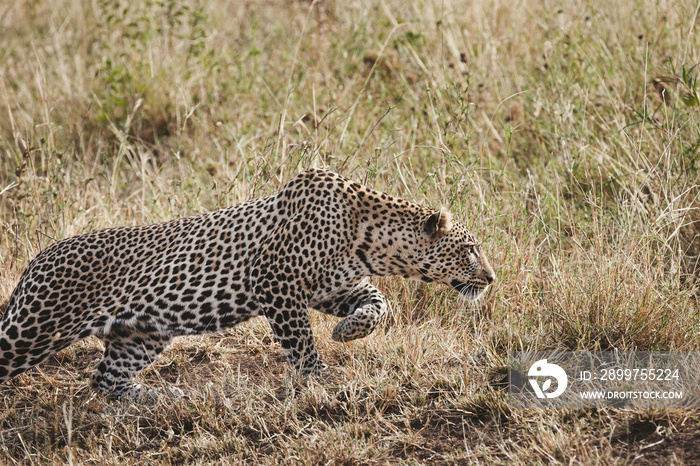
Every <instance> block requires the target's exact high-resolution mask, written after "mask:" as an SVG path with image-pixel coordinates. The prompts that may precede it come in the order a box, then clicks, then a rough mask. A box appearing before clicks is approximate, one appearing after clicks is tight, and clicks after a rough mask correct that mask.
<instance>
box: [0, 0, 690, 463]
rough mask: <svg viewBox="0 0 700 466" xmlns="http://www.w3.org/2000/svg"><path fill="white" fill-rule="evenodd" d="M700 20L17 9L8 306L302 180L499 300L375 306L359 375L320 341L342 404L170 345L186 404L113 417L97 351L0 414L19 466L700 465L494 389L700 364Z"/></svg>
mask: <svg viewBox="0 0 700 466" xmlns="http://www.w3.org/2000/svg"><path fill="white" fill-rule="evenodd" d="M697 16H698V5H697V4H693V3H691V2H689V1H685V0H681V1H674V2H671V1H668V2H666V1H657V2H639V1H634V0H625V1H621V2H601V1H597V0H591V1H573V2H559V1H544V2H539V1H538V2H535V1H530V0H525V1H522V2H516V3H514V2H500V1H495V0H494V1H477V2H457V1H442V0H441V1H431V0H428V1H412V2H405V1H394V0H387V1H383V2H372V1H367V2H359V1H358V2H334V1H331V0H326V1H316V2H308V1H292V2H284V1H277V0H263V1H259V2H254V3H249V2H240V1H221V0H182V1H176V0H164V1H161V2H156V1H143V2H127V1H119V0H95V1H92V2H82V1H79V0H57V1H54V2H39V1H29V0H26V1H17V2H14V3H8V4H7V5H4V6H0V27H1V28H2V31H3V33H2V34H0V112H2V113H1V115H2V116H0V300H1V299H3V298H4V299H7V297H9V294H10V293H11V291H12V288H13V287H14V285H15V283H16V281H17V279H18V277H19V274H20V273H21V271H22V270H23V269H24V268H25V267H26V265H27V264H28V261H29V260H31V258H32V257H33V256H35V255H36V254H37V253H38V252H39V251H40V250H41V249H42V248H44V247H46V246H47V245H48V244H50V243H51V242H53V241H55V240H57V239H60V238H64V237H68V236H71V235H75V234H80V233H85V232H88V231H92V230H95V229H99V228H104V227H109V226H116V225H134V224H145V223H151V222H158V221H162V220H167V219H171V218H175V217H180V216H185V215H192V214H195V213H199V212H203V211H207V210H213V209H217V208H220V207H223V206H227V205H230V204H233V203H237V202H241V201H243V200H247V199H250V198H253V197H256V196H262V195H267V194H269V193H272V192H274V191H275V190H276V189H278V188H279V187H281V186H282V185H283V184H284V183H285V182H286V181H287V180H289V179H290V178H292V177H293V176H294V175H295V174H296V173H298V172H299V171H301V170H302V169H304V168H307V167H310V166H327V167H330V168H332V169H334V170H337V171H339V172H341V173H343V174H345V175H348V176H350V177H352V178H354V179H356V180H358V181H361V182H363V183H366V184H367V185H369V186H371V187H373V188H376V189H380V190H383V191H387V192H389V193H391V194H394V195H398V196H401V197H404V198H407V199H410V200H412V201H414V202H418V203H420V204H423V205H426V206H435V207H438V206H441V205H442V206H448V207H450V208H451V210H452V211H453V212H454V213H455V215H456V217H457V218H459V219H460V220H461V221H463V222H465V223H466V224H467V225H468V226H469V228H470V229H472V230H473V231H474V232H475V233H476V234H477V236H478V237H479V238H480V239H481V240H482V241H483V242H484V245H485V249H486V251H487V253H488V255H489V258H490V260H491V262H492V264H494V267H495V269H496V271H497V274H498V280H497V282H496V284H495V286H493V287H492V289H491V290H490V291H489V293H488V294H487V296H486V297H484V298H483V299H482V300H481V301H479V302H478V303H476V304H474V305H469V306H467V305H465V304H464V303H462V302H461V301H459V300H458V299H457V297H456V296H455V295H454V293H452V292H450V291H449V290H446V289H444V288H442V287H439V286H430V285H423V284H416V283H408V282H404V281H401V280H395V279H382V280H377V283H378V285H379V286H380V288H381V289H382V290H383V291H384V292H385V293H386V295H387V296H388V297H389V298H390V300H391V306H392V309H391V315H390V316H389V318H388V319H387V322H386V324H385V325H384V327H383V328H380V329H378V330H377V331H376V332H375V334H373V335H372V336H370V337H368V338H366V339H364V340H362V341H358V342H354V343H351V344H348V345H339V344H336V343H333V342H331V341H330V329H331V328H332V326H333V325H334V320H333V319H332V318H330V317H326V316H321V315H314V316H313V324H314V332H315V334H316V337H317V343H318V346H319V349H320V352H321V355H322V357H323V358H324V359H325V360H326V361H327V362H329V363H332V364H334V365H338V366H340V367H342V368H343V374H342V375H339V376H338V377H337V378H331V379H328V380H315V379H311V380H298V379H296V378H295V377H294V375H293V374H292V373H291V371H290V369H289V368H288V367H287V366H286V364H285V363H284V361H283V359H282V357H281V353H280V351H279V348H277V347H276V346H275V344H274V343H273V340H272V337H271V334H270V332H269V330H268V329H267V326H266V323H265V322H263V321H256V322H251V323H250V324H246V325H243V326H241V327H237V328H235V329H233V330H231V331H229V332H226V333H224V334H222V335H215V336H203V337H192V338H187V339H181V340H178V342H177V344H176V345H175V347H174V349H173V351H171V352H169V353H168V354H167V355H166V356H165V357H164V358H163V359H162V360H161V361H159V362H158V363H157V364H156V365H155V367H154V368H153V369H151V370H149V371H147V372H146V373H145V375H144V378H145V379H146V381H147V382H148V383H151V384H156V385H157V384H165V385H167V384H175V385H177V386H179V387H181V388H182V389H183V390H184V391H185V392H186V394H187V397H186V398H185V399H174V398H170V397H168V396H164V397H163V399H161V400H158V401H155V402H153V403H150V404H149V403H143V404H129V403H122V404H120V403H112V402H108V401H106V400H104V399H102V398H101V397H100V396H99V395H97V394H95V393H93V392H92V391H90V390H89V389H88V386H89V382H88V376H89V374H90V373H91V372H92V370H93V369H94V366H95V365H96V363H97V361H98V360H99V350H100V343H98V342H97V341H93V340H88V341H86V342H84V343H81V344H79V345H76V346H75V347H73V348H71V349H69V350H67V351H64V352H63V353H62V354H61V355H59V356H58V357H57V358H55V359H54V360H53V361H51V362H50V363H48V364H46V365H44V366H42V367H41V368H39V369H37V370H34V371H31V372H30V373H28V374H26V375H23V376H21V377H19V378H17V379H16V380H15V381H13V382H12V383H10V384H7V385H6V386H4V387H0V397H1V401H0V402H1V403H2V408H0V426H1V427H0V455H2V461H5V462H15V463H50V462H60V463H65V462H74V463H82V462H98V463H101V464H112V463H122V462H134V461H144V462H145V461H151V462H156V463H182V462H187V463H189V462H192V463H209V462H211V461H217V462H223V463H239V462H263V463H270V464H272V463H275V464H277V463H298V462H302V463H314V464H316V463H326V462H330V463H348V464H354V463H358V462H359V463H362V462H366V463H370V462H375V461H378V462H385V461H388V462H394V461H407V462H463V463H477V462H482V463H490V462H501V463H526V462H530V461H533V460H534V461H536V462H550V461H554V462H561V463H586V464H587V463H605V464H608V463H626V462H632V461H633V460H634V461H637V462H639V461H642V462H643V461H645V460H648V461H653V459H654V458H656V459H658V460H660V458H663V459H664V461H670V462H674V461H675V462H679V463H680V462H683V461H688V462H691V461H692V460H697V454H696V453H695V451H694V449H691V448H688V447H689V446H690V445H692V442H693V441H695V442H697V439H698V436H697V433H698V432H699V431H700V426H698V423H697V415H698V413H696V412H653V411H652V412H648V411H644V412H640V411H634V410H626V411H625V410H609V411H602V412H589V411H556V412H522V411H516V410H511V409H510V408H509V407H508V406H507V404H506V398H505V394H504V393H503V390H502V389H501V388H499V385H498V380H497V379H498V376H499V375H498V374H499V373H501V372H502V368H503V365H504V364H505V356H506V354H507V352H508V351H509V350H548V349H570V350H581V349H612V348H615V349H620V350H623V349H634V350H698V349H700V342H699V341H698V340H699V335H698V325H699V323H700V318H699V316H698V301H697V299H698V298H697V297H698V288H697V287H698V280H697V277H698V264H699V258H700V241H699V240H698V234H700V223H698V222H699V221H700V214H699V213H698V208H699V207H700V202H698V195H699V189H698V186H700V175H699V174H698V169H699V167H698V164H699V158H700V155H699V153H698V148H699V147H700V127H699V126H698V124H699V120H698V113H697V112H698V111H699V110H698V106H697V105H696V106H693V105H692V104H693V103H694V101H693V95H697V90H696V87H695V81H694V78H695V76H697V72H696V70H695V69H693V68H692V67H693V65H694V64H695V63H697V62H698V61H699V60H700V59H699V58H698V52H699V49H698V46H699V45H700V41H699V39H698V34H697V31H696V27H695V25H696V20H697ZM694 92H695V94H693V93H694ZM695 103H697V102H695ZM659 440H663V442H661V443H659V444H657V445H656V446H654V447H652V448H644V447H647V446H648V445H650V444H651V443H654V442H657V441H659ZM686 441H687V443H683V442H686ZM640 455H641V456H640ZM637 456H640V458H637Z"/></svg>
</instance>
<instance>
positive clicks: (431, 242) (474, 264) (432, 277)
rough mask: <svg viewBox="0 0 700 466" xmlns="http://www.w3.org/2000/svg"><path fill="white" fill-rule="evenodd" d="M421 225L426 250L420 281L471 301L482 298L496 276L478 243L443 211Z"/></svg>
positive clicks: (419, 270) (420, 270)
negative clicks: (448, 290) (432, 283)
mask: <svg viewBox="0 0 700 466" xmlns="http://www.w3.org/2000/svg"><path fill="white" fill-rule="evenodd" d="M422 224H423V239H424V245H425V249H424V254H421V257H420V259H419V263H418V264H417V265H418V272H419V274H420V277H417V278H420V279H421V280H423V281H426V282H438V283H444V284H445V285H448V286H450V287H452V288H454V289H455V290H457V291H458V292H459V293H460V294H461V295H462V296H464V297H465V298H467V299H469V300H474V299H477V298H478V297H479V296H481V295H482V294H483V292H484V291H485V290H486V288H487V287H488V286H489V285H490V284H491V283H493V282H494V280H495V279H496V274H495V272H494V271H493V268H492V267H491V264H489V261H488V259H487V258H486V254H485V253H484V251H483V249H482V247H481V244H480V243H479V241H477V239H476V238H475V237H474V235H472V234H471V233H470V232H469V231H468V230H467V228H466V227H465V226H464V225H462V224H461V223H459V222H457V221H455V220H453V218H452V215H451V214H450V213H449V212H448V211H446V210H444V209H443V210H441V211H439V212H434V213H432V214H431V215H430V216H429V217H428V218H427V219H425V220H424V221H423V222H422Z"/></svg>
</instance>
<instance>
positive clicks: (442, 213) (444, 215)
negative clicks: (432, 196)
mask: <svg viewBox="0 0 700 466" xmlns="http://www.w3.org/2000/svg"><path fill="white" fill-rule="evenodd" d="M451 229H452V214H451V213H450V212H448V210H447V209H445V208H443V209H440V210H439V211H438V212H435V213H434V214H433V215H431V216H430V217H428V220H427V221H426V222H425V225H424V226H423V231H425V233H426V234H427V235H428V236H429V237H430V239H438V238H440V237H441V236H442V235H444V234H445V233H447V232H448V231H450V230H451Z"/></svg>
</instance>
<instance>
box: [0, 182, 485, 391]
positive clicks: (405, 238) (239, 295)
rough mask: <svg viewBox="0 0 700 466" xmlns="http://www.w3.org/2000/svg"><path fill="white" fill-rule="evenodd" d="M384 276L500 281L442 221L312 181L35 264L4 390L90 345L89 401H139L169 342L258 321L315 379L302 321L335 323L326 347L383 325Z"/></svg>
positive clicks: (90, 242) (9, 331)
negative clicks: (97, 344)
mask: <svg viewBox="0 0 700 466" xmlns="http://www.w3.org/2000/svg"><path fill="white" fill-rule="evenodd" d="M390 275H393V276H401V277H405V278H411V279H417V280H422V281H425V282H441V283H445V284H447V285H449V286H452V287H453V288H455V289H456V290H458V291H459V292H460V293H462V294H463V295H464V296H466V297H467V298H470V299H474V298H476V297H478V295H479V294H480V293H482V292H483V290H484V289H485V288H486V287H487V286H488V285H489V284H490V283H491V282H492V281H493V280H494V278H495V275H494V272H493V269H492V268H491V266H490V265H489V263H488V260H487V259H486V257H485V255H484V254H483V252H482V250H481V247H480V245H479V243H478V242H477V241H476V239H475V238H474V237H473V236H472V235H471V234H470V233H469V232H468V231H467V229H466V228H465V227H464V226H463V225H462V224H461V223H458V222H455V221H453V219H452V217H451V215H450V214H449V213H448V212H447V211H444V210H442V211H437V212H436V211H433V210H430V209H425V208H423V207H420V206H418V205H415V204H412V203H410V202H407V201H404V200H401V199H398V198H395V197H391V196H389V195H387V194H383V193H380V192H377V191H374V190H371V189H367V188H365V187H364V186H362V185H360V184H358V183H355V182H353V181H351V180H349V179H347V178H344V177H342V176H340V175H337V174H335V173H332V172H330V171H327V170H321V169H312V170H309V171H307V172H305V173H303V174H301V175H299V176H298V177H296V178H295V179H293V180H292V181H291V182H289V184H287V185H286V186H285V187H284V188H283V189H282V190H281V191H280V192H279V193H278V194H276V195H273V196H270V197H266V198H262V199H255V200H251V201H249V202H245V203H243V204H238V205H234V206H232V207H229V208H227V209H223V210H219V211H215V212H210V213H206V214H202V215H198V216H195V217H187V218H181V219H177V220H173V221H170V222H166V223H159V224H155V225H146V226H136V227H124V228H112V229H107V230H101V231H97V232H93V233H89V234H85V235H80V236H75V237H72V238H67V239H64V240H61V241H58V242H56V243H54V244H53V245H51V246H50V247H48V248H47V249H45V250H44V251H42V252H41V253H40V254H39V255H38V256H37V257H36V258H35V259H34V260H33V261H32V262H31V263H30V264H29V267H27V270H26V271H25V272H24V274H23V275H22V277H21V278H20V280H19V283H18V285H17V287H16V288H15V290H14V292H13V293H12V296H11V297H10V301H9V303H8V307H7V310H6V312H5V313H4V315H3V316H2V318H1V320H0V382H3V381H6V380H8V379H10V378H11V377H14V376H16V375H18V374H20V373H22V372H24V371H26V370H27V369H29V368H31V367H33V366H35V365H37V364H39V363H41V362H42V361H44V360H45V359H46V358H47V357H49V356H50V355H52V354H54V353H56V352H58V351H60V350H62V349H63V348H66V347H67V346H69V345H71V344H72V343H74V342H77V341H79V340H81V339H83V338H85V337H87V336H89V335H95V336H97V337H99V338H101V339H102V340H103V341H104V343H105V351H104V357H103V359H102V362H101V363H100V364H99V366H98V367H97V370H96V371H95V374H94V376H93V380H92V385H93V387H94V388H96V389H98V390H100V391H102V392H104V393H106V394H111V395H113V396H120V395H122V394H131V395H135V394H137V393H138V390H139V386H138V384H135V383H134V382H133V378H134V376H135V375H136V374H138V373H139V372H140V371H141V370H143V369H144V368H145V367H147V366H148V365H150V364H151V363H152V362H153V361H155V360H156V359H157V358H158V357H159V356H160V355H161V354H162V352H163V351H164V350H165V349H166V347H167V346H168V345H169V343H170V342H171V340H172V338H174V337H176V336H178V335H192V334H200V333H205V332H217V331H220V330H222V329H225V328H229V327H232V326H234V325H236V324H239V323H241V322H245V321H247V320H248V319H251V318H253V317H257V316H265V317H266V318H267V320H268V322H269V324H270V326H271V327H272V330H273V332H274V335H275V337H276V339H277V341H279V343H280V345H281V347H282V350H283V352H284V354H285V355H286V357H287V359H288V360H289V362H290V363H291V364H292V365H293V366H294V367H295V368H296V369H297V370H299V371H302V372H311V371H317V370H319V369H321V368H323V367H324V365H323V363H322V362H321V361H320V360H319V357H318V355H317V353H316V349H315V348H314V341H313V336H312V334H311V327H310V325H309V315H308V308H315V309H317V310H319V311H321V312H325V313H327V314H332V315H335V316H338V317H341V318H343V320H341V321H340V322H339V323H338V325H337V326H336V327H335V329H334V331H333V339H334V340H336V341H350V340H354V339H356V338H362V337H365V336H367V335H369V334H370V333H371V332H372V331H373V330H374V328H375V327H376V326H377V324H378V323H379V322H380V320H381V319H382V316H384V314H385V313H386V311H387V304H386V301H385V298H384V296H383V295H382V293H381V292H380V291H379V290H378V289H377V288H375V287H374V286H372V285H371V284H370V283H369V282H368V281H367V277H369V276H390Z"/></svg>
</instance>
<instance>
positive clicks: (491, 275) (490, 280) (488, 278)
mask: <svg viewBox="0 0 700 466" xmlns="http://www.w3.org/2000/svg"><path fill="white" fill-rule="evenodd" d="M495 280H496V274H495V273H493V272H491V273H487V274H486V281H487V282H488V283H489V285H490V284H491V283H493V282H494V281H495Z"/></svg>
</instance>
